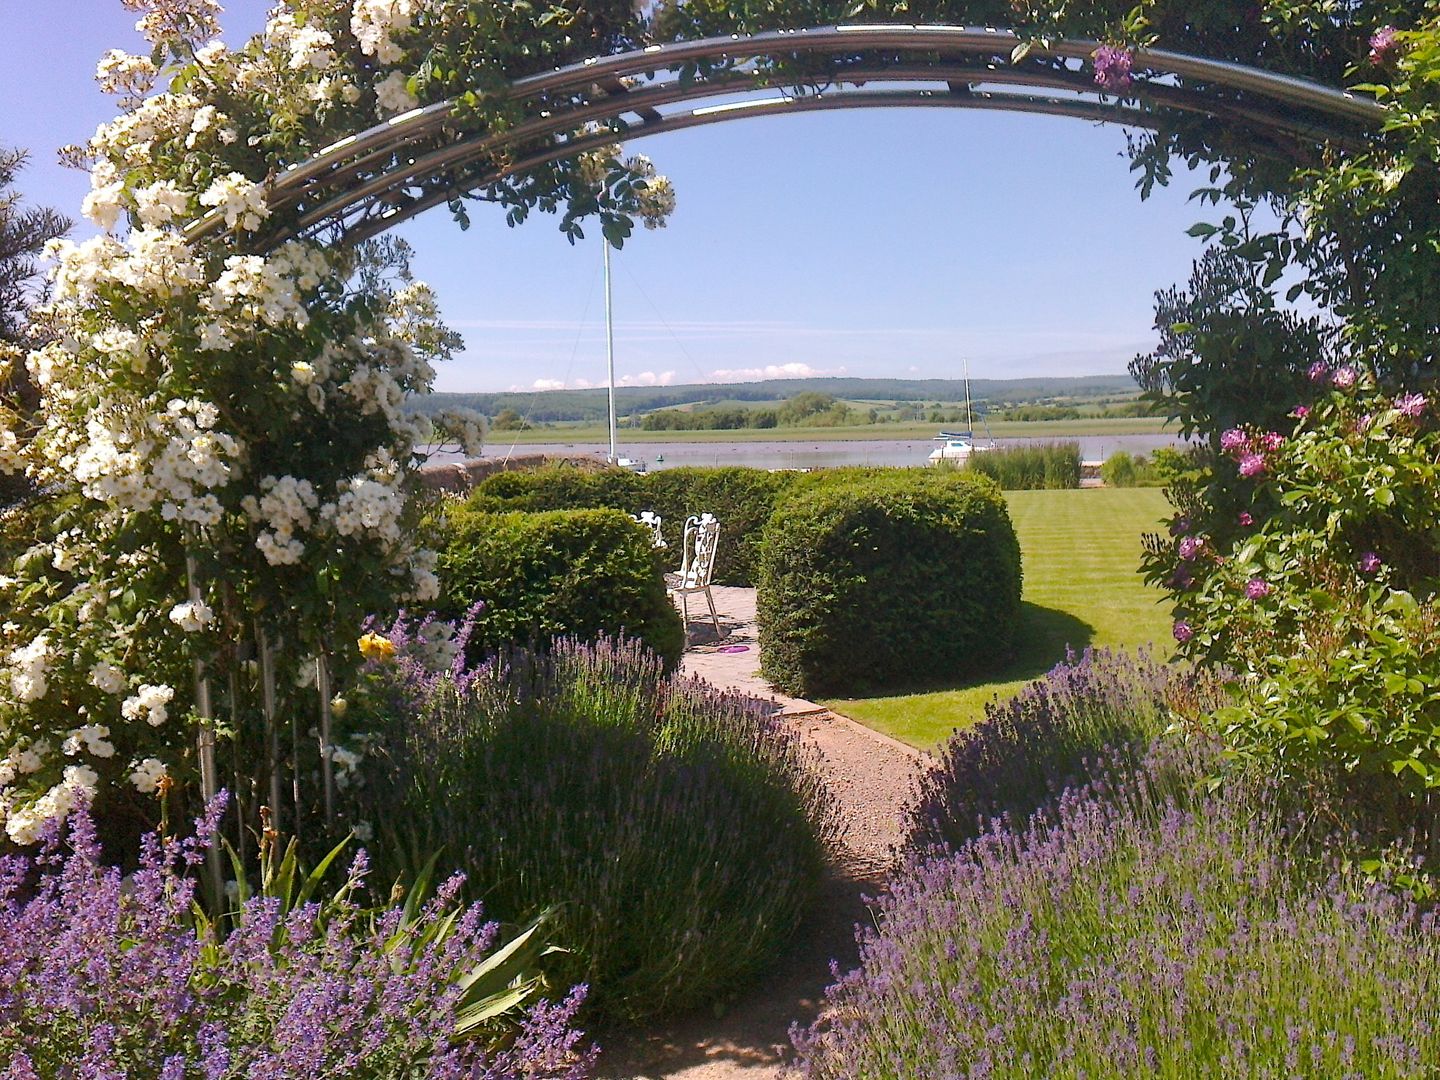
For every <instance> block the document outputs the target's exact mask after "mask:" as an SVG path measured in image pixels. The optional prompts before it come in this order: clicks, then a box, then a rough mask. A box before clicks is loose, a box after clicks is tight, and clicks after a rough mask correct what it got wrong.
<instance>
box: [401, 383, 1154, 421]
mask: <svg viewBox="0 0 1440 1080" xmlns="http://www.w3.org/2000/svg"><path fill="white" fill-rule="evenodd" d="M807 390H813V391H819V392H820V393H824V394H831V395H833V396H835V397H837V398H841V399H843V400H846V401H877V402H878V401H912V402H921V403H924V404H933V403H934V402H943V403H946V404H950V403H953V402H958V401H964V400H965V383H964V381H963V380H961V379H849V378H823V379H769V380H766V381H764V382H743V383H691V384H689V385H686V386H621V387H617V388H616V390H615V409H616V411H617V412H618V413H620V414H621V415H622V416H629V415H632V414H634V413H647V412H653V411H654V410H656V409H668V408H674V407H675V406H677V405H700V406H704V405H709V404H716V403H719V402H746V401H754V402H762V401H767V402H773V401H778V400H783V399H785V398H789V397H793V396H794V395H796V394H799V393H803V392H805V391H807ZM1138 392H1139V387H1138V386H1137V385H1136V384H1135V380H1134V379H1132V378H1131V377H1130V376H1129V375H1079V376H1065V377H1055V378H1035V379H971V380H970V398H971V400H972V401H974V402H975V403H976V404H977V405H984V406H985V407H986V408H987V409H989V410H993V409H998V408H1001V407H1009V406H1013V405H1033V404H1043V403H1051V402H1056V401H1070V400H1073V399H1076V398H1097V397H1111V396H1114V397H1133V396H1134V395H1136V394H1137V393H1138ZM605 399H606V390H605V388H604V387H596V388H593V389H587V390H535V391H526V392H515V391H500V392H497V393H486V394H426V395H425V396H423V397H416V398H412V399H411V401H410V408H411V409H413V410H414V411H416V412H420V413H434V412H438V411H439V410H441V409H448V408H454V407H456V406H461V407H464V408H470V409H474V410H476V411H477V412H482V413H484V414H485V415H487V416H494V415H495V414H497V413H498V412H500V410H502V409H514V410H515V411H516V412H517V413H519V414H520V415H521V416H524V417H526V418H527V419H529V420H531V421H532V422H535V423H541V424H548V423H555V422H557V421H565V420H603V419H604V418H605V415H606V400H605Z"/></svg>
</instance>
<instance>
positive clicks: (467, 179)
mask: <svg viewBox="0 0 1440 1080" xmlns="http://www.w3.org/2000/svg"><path fill="white" fill-rule="evenodd" d="M1021 41H1022V39H1021V38H1020V37H1019V36H1018V35H1017V34H1015V33H1014V32H1012V31H1009V30H1000V29H994V28H973V27H955V26H897V25H882V26H836V27H820V28H813V29H807V30H784V31H771V32H767V33H762V34H754V35H749V36H740V35H731V36H728V37H716V38H706V39H701V40H697V41H690V42H678V43H674V44H670V45H655V46H650V47H648V48H645V49H641V50H637V51H633V52H627V53H618V54H614V55H611V56H605V57H597V58H593V59H590V60H586V61H582V62H581V63H578V64H572V65H569V66H568V67H564V68H558V69H555V70H553V71H549V72H543V73H540V74H537V75H532V76H528V77H526V78H522V79H517V80H516V81H515V82H514V83H513V84H511V86H510V89H509V92H508V93H507V95H506V97H507V99H508V100H510V101H513V102H530V103H532V111H534V112H535V115H534V116H533V117H532V118H531V119H529V120H527V121H525V122H523V123H521V124H519V125H516V126H515V127H514V128H511V129H510V130H508V131H506V132H503V133H498V134H489V133H486V132H484V131H473V130H471V131H467V130H466V121H465V119H464V117H463V114H462V112H461V110H460V107H459V105H458V103H457V102H456V101H455V100H454V99H450V100H446V101H442V102H437V103H436V104H434V105H430V106H427V107H425V108H421V109H416V110H413V111H412V112H410V113H406V114H404V115H402V116H397V117H394V118H392V119H391V120H388V121H386V122H384V123H381V124H377V125H375V126H374V127H371V128H368V129H366V130H365V131H362V132H359V133H357V134H356V135H352V136H348V137H346V138H344V139H341V140H339V141H338V142H336V143H334V144H332V145H331V146H328V147H326V148H324V149H323V150H321V151H320V152H319V153H317V154H315V155H314V156H313V157H311V158H310V159H308V160H306V161H304V162H300V163H298V164H296V165H295V166H292V167H291V168H289V169H287V170H286V171H285V172H283V173H281V174H280V175H279V176H278V177H277V178H275V180H274V181H273V182H272V183H271V185H270V188H269V190H268V192H267V200H268V203H269V205H270V208H271V210H272V211H278V210H292V209H293V210H295V211H297V214H296V217H295V222H294V224H293V225H292V226H291V227H289V228H286V229H285V230H284V231H282V232H277V233H274V234H272V235H270V236H269V237H267V238H266V242H265V243H264V244H263V245H262V246H263V247H265V248H271V247H274V246H275V245H277V244H279V243H281V242H283V241H284V240H286V239H289V238H291V237H293V236H295V235H297V234H305V233H318V232H321V231H324V230H327V229H328V230H329V231H331V232H332V233H333V234H334V238H335V239H336V240H337V241H340V242H346V243H348V242H354V241H358V240H360V239H364V238H365V237H368V236H373V235H375V234H377V233H380V232H383V231H385V230H386V229H389V228H392V227H393V226H395V225H397V224H399V223H400V222H401V221H404V220H406V219H408V218H410V217H413V216H414V215H416V214H418V213H421V212H423V211H424V210H426V209H428V208H430V207H432V206H435V205H437V204H439V203H440V202H444V201H447V200H448V199H452V198H455V197H457V196H459V195H462V194H468V193H472V192H474V191H476V190H478V189H483V188H485V187H486V186H488V185H492V184H494V183H496V182H498V181H500V180H502V179H504V178H506V177H508V176H513V175H517V174H521V173H523V172H525V171H528V170H530V169H534V168H537V167H539V166H541V165H544V164H547V163H550V162H554V161H557V160H560V159H563V158H566V157H571V156H574V155H575V154H579V153H583V152H584V151H586V150H588V149H592V148H594V147H598V146H603V145H607V144H610V143H614V142H616V141H621V140H631V139H636V138H641V137H645V136H648V135H655V134H660V133H662V132H666V131H676V130H681V129H684V128H689V127H695V126H699V125H702V124H708V123H716V122H721V121H725V120H731V119H738V118H740V117H743V116H754V115H777V114H782V113H798V112H815V111H827V110H834V109H847V108H885V107H951V108H986V109H998V110H1010V111H1023V112H1031V113H1041V114H1047V115H1059V116H1070V117H1075V118H1080V119H1087V120H1091V121H1099V122H1115V123H1120V124H1124V125H1128V126H1140V127H1156V126H1158V125H1159V124H1160V123H1161V122H1162V120H1163V119H1164V117H1165V116H1166V115H1167V114H1169V113H1173V112H1182V113H1200V114H1204V115H1208V116H1212V117H1215V118H1217V119H1221V120H1225V121H1229V122H1235V123H1238V124H1243V125H1245V126H1246V127H1247V128H1249V129H1252V130H1254V131H1257V132H1260V133H1263V134H1264V135H1265V136H1266V137H1268V138H1270V139H1272V140H1273V141H1274V144H1275V146H1276V149H1277V152H1281V153H1284V152H1289V153H1292V154H1294V153H1296V152H1298V148H1299V147H1302V146H1304V145H1306V144H1314V143H1321V142H1327V141H1328V142H1337V143H1340V144H1355V143H1356V142H1357V141H1358V140H1359V139H1360V138H1362V137H1363V134H1364V132H1365V131H1366V130H1367V129H1369V130H1372V131H1373V130H1374V129H1376V128H1378V126H1379V124H1380V122H1381V120H1382V119H1383V118H1384V116H1385V114H1386V110H1385V108H1384V107H1383V106H1381V105H1380V104H1378V103H1377V102H1374V101H1372V100H1369V99H1367V98H1364V97H1360V96H1358V95H1355V94H1352V93H1350V92H1348V91H1344V90H1337V89H1333V88H1330V87H1326V86H1322V85H1320V84H1317V83H1313V82H1309V81H1307V80H1303V79H1297V78H1294V77H1292V76H1287V75H1278V74H1274V73H1271V72H1266V71H1261V70H1259V69H1255V68H1249V67H1245V66H1243V65H1240V64H1234V63H1230V62H1227V61H1219V60H1209V59H1205V58H1202V57H1194V56H1188V55H1185V54H1181V53H1172V52H1166V51H1163V50H1154V49H1152V50H1138V51H1137V52H1136V53H1135V57H1134V69H1135V70H1137V71H1147V72H1150V73H1151V74H1152V75H1155V76H1159V77H1160V79H1167V78H1168V79H1171V80H1174V79H1179V80H1189V81H1192V82H1194V83H1196V84H1197V85H1195V86H1190V85H1187V84H1185V83H1175V82H1173V81H1172V82H1165V81H1157V80H1155V79H1150V80H1141V81H1137V82H1136V84H1135V85H1134V86H1133V87H1132V90H1131V93H1130V94H1129V95H1128V96H1127V98H1126V99H1125V100H1132V99H1133V100H1134V101H1135V102H1136V103H1137V104H1134V105H1129V104H1124V103H1123V101H1121V100H1118V99H1117V100H1111V99H1110V98H1108V97H1106V96H1104V95H1101V97H1100V100H1093V99H1091V98H1086V97H1082V96H1080V95H1085V94H1090V95H1095V94H1097V93H1099V91H1098V90H1097V88H1096V87H1095V86H1094V85H1093V83H1091V82H1090V81H1089V80H1088V79H1086V78H1085V76H1084V74H1083V72H1081V71H1079V70H1077V69H1075V68H1073V67H1071V66H1069V65H1070V63H1071V62H1074V61H1081V62H1083V61H1084V60H1086V59H1087V58H1089V57H1090V56H1091V55H1092V54H1093V53H1094V51H1095V49H1096V48H1098V47H1099V43H1098V42H1094V41H1086V40H1063V41H1057V42H1051V43H1049V44H1048V45H1046V46H1039V45H1036V46H1033V47H1032V48H1031V51H1030V57H1031V59H1029V60H1028V61H1027V63H1025V64H1023V65H1017V64H1011V63H1010V62H1009V57H1010V54H1011V51H1012V50H1013V49H1014V48H1015V47H1016V46H1018V45H1019V44H1021ZM876 52H881V53H884V54H886V55H887V57H888V56H894V55H896V54H898V55H899V56H902V57H904V58H905V59H903V60H893V59H892V60H877V59H875V58H873V54H874V53H876ZM956 56H961V57H967V58H970V59H971V62H969V63H961V62H957V61H956V60H955V59H954V57H956ZM802 57H806V58H818V59H820V60H821V61H823V62H826V63H828V64H829V65H830V66H829V67H827V68H825V69H824V71H823V72H816V73H814V76H815V79H816V81H817V82H818V81H822V80H823V81H824V82H825V83H827V84H828V85H832V86H835V87H847V86H849V87H858V86H862V85H864V84H867V83H871V82H887V81H888V82H909V83H926V82H929V83H935V84H943V85H942V86H941V88H939V89H936V90H906V91H893V90H891V91H873V90H861V89H836V90H826V91H812V92H806V91H805V90H804V89H803V88H797V89H798V90H799V91H800V92H798V93H796V94H793V95H790V94H787V95H786V96H784V97H781V98H765V99H755V100H752V101H748V102H747V101H738V102H736V101H730V102H721V103H719V104H715V105H711V106H708V107H704V108H694V109H691V110H689V111H687V112H682V113H673V114H670V115H664V114H661V113H660V112H659V111H658V109H659V107H661V106H665V105H674V104H679V103H686V102H691V101H694V100H696V99H705V98H725V97H733V96H734V95H736V94H741V93H751V92H756V91H764V90H770V91H774V90H777V89H783V88H785V87H794V86H795V78H794V76H793V75H785V74H783V73H778V74H777V73H775V72H774V71H770V72H768V73H767V71H766V70H765V69H764V68H749V69H748V70H745V66H746V65H753V64H764V63H765V62H767V61H769V62H772V63H773V62H775V61H777V60H780V61H783V60H787V59H790V60H793V59H797V58H802ZM975 58H978V59H979V63H978V64H977V63H975V62H974V59H975ZM702 61H707V62H715V63H719V64H722V65H726V66H727V67H728V68H729V70H728V72H725V73H722V74H721V75H720V76H719V77H712V78H708V79H704V78H698V79H697V78H694V77H693V73H691V75H692V77H688V78H687V77H686V76H685V73H684V68H685V67H686V65H693V64H698V63H699V62H702ZM1047 62H1048V63H1047ZM657 71H670V72H681V74H680V75H679V76H677V77H676V78H674V79H672V80H670V81H665V82H659V83H656V84H654V85H651V86H647V87H645V88H643V89H638V90H631V89H630V88H628V87H627V86H626V85H625V83H624V82H623V81H622V80H624V79H630V78H637V77H642V76H643V77H650V78H653V77H654V74H655V72H657ZM806 85H813V84H806ZM986 85H999V86H1007V85H1018V86H1026V87H1037V88H1044V89H1051V90H1058V91H1062V92H1064V93H1066V94H1071V95H1075V96H1072V97H1066V98H1057V97H1053V96H1037V95H1031V94H1016V93H1006V92H999V93H997V92H981V91H978V90H977V89H976V88H977V87H980V86H986ZM556 99H559V100H556ZM1297 110H1298V111H1297ZM626 116H634V117H636V119H635V120H626V119H625V117H626ZM596 125H603V127H602V129H601V130H599V131H594V132H593V133H592V132H590V131H587V130H586V128H587V126H589V127H590V128H593V127H594V126H596ZM452 135H453V136H454V137H453V138H452V137H451V136H452ZM222 224H223V221H222V218H221V217H220V215H219V213H218V212H213V213H211V214H208V215H206V216H205V217H204V218H201V219H199V220H198V221H196V222H194V223H192V225H191V226H190V227H189V228H188V229H187V230H186V233H187V238H190V239H198V238H200V237H202V236H206V235H209V234H211V233H214V232H217V231H219V230H220V228H221V227H222Z"/></svg>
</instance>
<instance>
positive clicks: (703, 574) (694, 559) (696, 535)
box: [665, 514, 720, 638]
mask: <svg viewBox="0 0 1440 1080" xmlns="http://www.w3.org/2000/svg"><path fill="white" fill-rule="evenodd" d="M719 542H720V522H718V521H716V520H715V518H714V516H713V515H711V514H701V515H700V516H699V517H688V518H686V519H685V535H684V541H683V545H682V547H681V561H680V570H679V572H678V573H674V574H666V575H665V583H666V585H668V586H669V591H670V595H671V596H678V597H680V612H681V618H682V620H683V623H684V627H685V636H686V637H687V638H688V637H689V635H690V603H689V598H690V596H691V595H692V594H694V593H704V594H705V603H706V604H708V605H709V606H710V621H711V623H712V624H713V625H714V627H715V636H716V637H719V636H720V616H719V615H717V614H716V613H715V598H714V597H713V596H712V595H711V594H710V575H711V573H712V572H713V571H714V569H715V548H716V547H717V546H718V545H719Z"/></svg>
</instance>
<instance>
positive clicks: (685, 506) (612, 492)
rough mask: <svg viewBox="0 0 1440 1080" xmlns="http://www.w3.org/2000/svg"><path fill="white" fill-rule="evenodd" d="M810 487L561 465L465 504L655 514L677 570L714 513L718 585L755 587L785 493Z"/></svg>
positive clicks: (736, 473) (493, 484)
mask: <svg viewBox="0 0 1440 1080" xmlns="http://www.w3.org/2000/svg"><path fill="white" fill-rule="evenodd" d="M810 480H811V477H808V476H805V475H803V474H801V473H785V472H777V473H772V472H766V471H765V470H764V469H752V468H747V467H744V466H721V467H718V468H703V467H685V468H679V469H663V470H660V471H657V472H653V473H650V474H648V475H646V476H638V475H636V474H635V473H632V472H630V471H628V470H626V469H601V470H599V471H591V470H582V469H577V468H575V467H573V466H564V465H561V466H553V467H547V468H543V469H534V470H531V471H528V472H514V473H500V474H497V475H495V476H491V477H489V478H488V479H486V480H484V481H482V482H481V483H480V484H478V485H477V486H476V488H475V492H474V494H472V495H471V496H470V498H469V499H468V500H467V502H466V504H465V505H466V507H467V508H469V509H473V510H486V511H496V512H498V511H503V510H578V509H582V508H588V507H601V506H606V507H612V508H614V509H616V510H623V511H624V512H625V513H627V514H638V513H640V512H641V511H642V510H653V511H655V512H656V513H657V514H659V515H660V516H661V518H663V519H664V536H665V541H666V543H668V544H669V545H670V547H669V557H670V558H671V560H672V561H673V562H674V564H675V566H672V567H671V569H674V568H675V567H678V566H679V560H680V554H679V552H680V542H681V536H682V533H683V531H684V528H685V519H686V518H687V517H689V516H692V515H693V516H696V517H698V516H699V515H701V514H706V513H709V514H714V515H715V517H716V518H717V519H718V520H719V522H720V547H719V550H718V552H717V553H716V557H715V573H714V581H715V583H716V584H717V585H753V584H755V575H756V574H757V572H758V571H759V566H760V537H761V534H762V531H763V530H764V528H765V522H767V521H768V520H769V519H770V514H771V513H772V512H773V511H774V509H775V507H776V506H777V505H778V504H779V503H780V501H781V499H782V497H783V496H784V495H785V493H787V492H789V491H791V490H792V489H793V488H794V487H795V486H796V485H798V484H800V483H803V482H807V481H810Z"/></svg>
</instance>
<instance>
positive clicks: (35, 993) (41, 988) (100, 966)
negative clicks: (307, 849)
mask: <svg viewBox="0 0 1440 1080" xmlns="http://www.w3.org/2000/svg"><path fill="white" fill-rule="evenodd" d="M220 807H221V803H220V801H219V800H217V801H216V803H215V804H214V805H213V806H212V808H211V811H210V812H209V813H208V814H207V816H206V817H205V818H202V819H201V820H200V821H198V822H197V823H196V832H195V835H194V836H193V837H190V838H188V839H185V840H179V841H177V840H174V839H162V838H160V837H158V836H156V835H154V834H152V835H150V836H148V837H147V838H146V839H145V840H144V842H143V853H142V857H141V860H140V866H139V869H138V870H137V871H136V872H135V873H134V874H132V875H130V876H128V877H125V876H122V874H121V872H120V871H119V870H118V869H116V868H114V867H109V866H105V865H104V864H103V863H102V861H101V853H100V849H99V845H98V843H97V842H96V838H95V831H94V825H93V823H92V821H91V819H90V816H89V813H88V811H80V812H77V813H76V814H74V815H73V816H72V817H71V819H70V821H69V822H68V825H67V827H66V831H65V832H64V833H62V832H61V831H60V830H55V831H53V832H52V834H51V835H50V837H49V838H48V839H47V841H46V843H45V844H44V845H43V846H42V849H41V852H40V854H38V855H37V856H35V857H33V858H29V857H19V856H16V857H9V858H6V859H4V860H3V861H0V1076H3V1077H5V1078H6V1080H39V1078H41V1077H44V1078H45V1080H69V1078H72V1077H74V1078H81V1077H85V1078H92V1077H93V1078H100V1077H105V1078H111V1077H114V1078H121V1077H134V1078H151V1077H153V1078H158V1080H188V1078H191V1077H196V1078H205V1080H229V1078H236V1080H239V1078H242V1077H243V1078H270V1080H286V1078H294V1080H302V1078H303V1080H313V1078H315V1077H319V1076H326V1077H354V1078H374V1080H381V1078H386V1080H389V1078H396V1077H415V1078H419V1077H427V1078H429V1077H436V1078H439V1077H444V1078H461V1077H469V1078H483V1080H520V1078H522V1077H523V1078H525V1080H538V1078H554V1080H582V1078H583V1077H585V1076H588V1075H589V1071H590V1067H591V1065H592V1064H593V1057H594V1053H593V1051H592V1050H589V1049H587V1048H585V1047H584V1046H582V1044H581V1035H580V1033H579V1032H578V1031H577V1030H576V1029H575V1028H574V1026H573V1023H572V1021H573V1018H574V1014H575V1012H576V1010H577V1009H578V1008H579V1006H580V998H581V997H582V996H583V990H578V991H577V992H576V993H574V994H572V995H571V996H570V997H569V998H567V999H566V1000H565V1001H563V1002H561V1003H558V1004H547V1003H543V1002H542V1003H539V1004H537V1005H534V1006H532V1007H531V1008H530V1009H528V1010H527V1011H526V1012H525V1013H524V1014H523V1015H522V1016H521V1017H520V1018H519V1019H518V1021H517V1023H516V1024H515V1026H514V1028H513V1029H512V1032H511V1034H510V1036H509V1037H508V1038H506V1039H505V1040H504V1041H503V1044H499V1045H492V1044H491V1042H490V1041H487V1040H484V1039H472V1040H464V1039H458V1038H457V1037H456V1035H455V1032H456V1021H457V1011H458V1007H459V1005H460V1003H461V1001H462V999H463V997H464V989H463V988H462V987H461V986H460V985H459V984H458V983H457V981H456V977H457V975H460V974H463V973H466V972H469V971H472V970H474V968H475V966H476V965H477V964H478V963H479V962H481V961H482V960H483V959H484V958H485V957H486V956H487V955H488V954H490V953H491V952H492V951H493V949H494V946H495V944H496V935H497V926H496V924H495V923H488V924H487V923H485V922H483V921H482V919H481V913H480V909H479V907H478V906H472V907H470V908H468V909H463V910H460V909H457V907H456V903H455V898H456V893H457V891H458V889H459V885H460V882H459V881H458V879H457V880H454V881H452V882H450V883H448V884H447V885H446V886H444V887H442V888H441V889H440V890H438V891H437V893H436V895H435V897H434V898H433V899H431V900H430V901H429V902H428V903H426V904H423V905H420V906H419V907H418V909H411V910H406V909H402V908H388V909H387V908H382V909H380V910H378V911H367V910H364V909H362V908H360V907H358V906H357V905H356V904H355V903H354V902H353V900H351V899H350V897H351V895H352V894H353V893H354V892H355V891H356V887H357V886H358V885H359V883H360V880H361V879H362V878H363V876H364V873H365V860H364V857H363V853H362V854H361V855H360V856H357V858H356V862H355V865H354V866H353V867H352V869H351V873H350V879H349V881H348V882H347V883H346V886H345V887H344V888H342V890H341V893H340V894H339V896H338V897H337V898H336V899H334V900H331V901H329V902H327V903H324V904H322V903H319V902H309V903H302V904H296V905H286V904H285V903H284V902H283V901H282V900H281V899H279V898H277V897H264V896H261V897H256V898H253V899H250V900H248V901H247V902H246V903H244V904H243V906H242V907H241V909H240V910H239V912H238V913H237V914H236V916H235V918H234V920H233V921H234V923H235V928H234V929H233V930H232V931H231V932H230V933H229V934H228V935H226V936H224V937H223V938H220V937H219V936H217V935H216V933H215V932H214V924H213V923H211V922H209V921H208V920H206V919H205V918H203V917H201V916H197V915H195V913H194V908H193V906H192V901H193V898H194V894H195V879H194V876H193V874H194V871H195V867H196V866H197V865H198V864H199V863H200V862H201V861H202V859H203V857H204V856H203V853H204V850H205V848H206V847H207V846H208V844H209V843H210V842H211V840H212V838H213V837H214V834H215V828H216V823H217V821H218V819H219V812H220Z"/></svg>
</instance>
